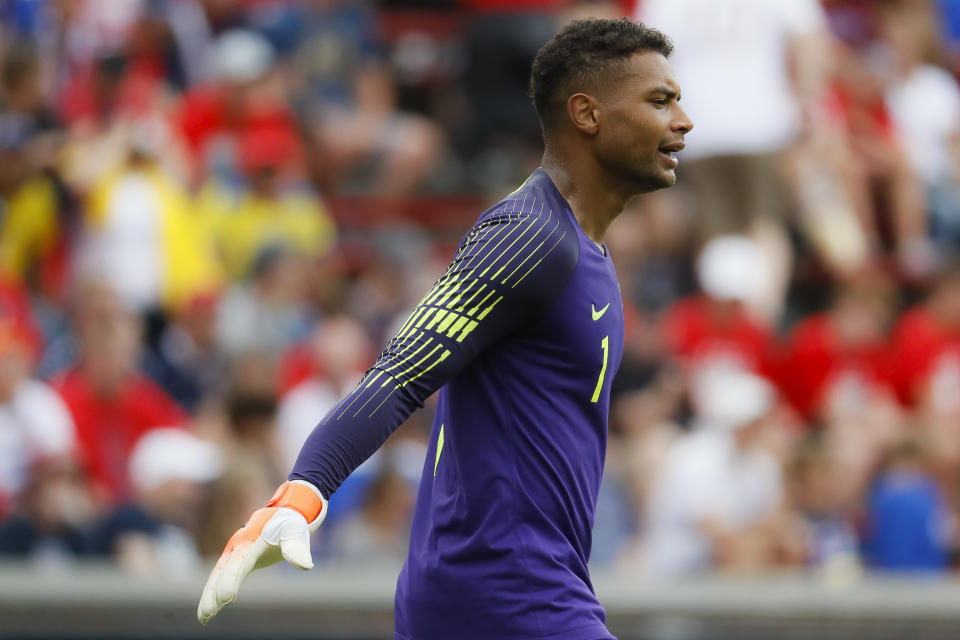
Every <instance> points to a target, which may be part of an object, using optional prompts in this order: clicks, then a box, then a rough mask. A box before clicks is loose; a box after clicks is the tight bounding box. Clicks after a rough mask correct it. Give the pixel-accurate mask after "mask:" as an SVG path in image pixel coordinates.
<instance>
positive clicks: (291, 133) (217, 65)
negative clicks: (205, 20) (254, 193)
mask: <svg viewBox="0 0 960 640" xmlns="http://www.w3.org/2000/svg"><path fill="white" fill-rule="evenodd" d="M211 60H212V64H213V69H214V70H213V80H212V81H211V82H210V83H207V84H203V85H200V86H197V87H194V88H192V89H190V90H189V91H188V92H187V93H186V94H184V95H183V98H182V100H181V103H180V105H179V107H178V110H177V115H176V122H177V126H178V128H179V132H180V135H181V136H182V137H183V139H184V141H185V143H186V145H187V150H188V151H189V153H190V161H191V165H192V166H191V171H190V184H191V185H193V186H196V185H200V184H203V183H204V182H205V181H206V180H207V179H208V178H210V177H215V178H217V179H219V180H221V181H223V182H224V183H226V184H234V183H236V182H237V181H238V177H239V157H238V151H237V145H238V140H239V137H240V136H241V135H243V134H247V133H250V134H252V133H260V134H264V135H266V136H275V137H276V139H278V140H282V141H285V142H286V141H292V142H295V143H296V144H295V145H293V146H292V147H287V148H285V149H284V151H286V152H289V153H296V154H299V153H300V152H301V150H300V148H299V141H300V137H299V136H298V135H297V124H296V120H295V117H294V114H293V112H292V110H291V109H290V107H289V105H288V103H287V99H288V98H287V95H286V93H285V91H284V89H283V87H282V86H281V84H280V83H279V78H278V76H277V74H276V73H275V71H276V68H275V60H274V53H273V50H272V48H271V47H270V43H269V42H267V41H266V40H265V39H264V38H263V37H262V36H260V35H258V34H256V33H254V32H252V31H249V30H245V29H231V30H229V31H227V32H225V33H223V34H222V35H220V36H219V37H218V38H217V40H216V41H215V43H214V45H213V49H212V55H211ZM288 160H290V158H289V157H287V158H284V161H288Z"/></svg>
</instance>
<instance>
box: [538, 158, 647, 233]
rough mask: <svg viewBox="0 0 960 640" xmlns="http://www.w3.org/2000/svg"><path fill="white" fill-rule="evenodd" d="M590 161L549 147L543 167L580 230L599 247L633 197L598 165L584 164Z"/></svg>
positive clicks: (542, 162) (592, 163)
mask: <svg viewBox="0 0 960 640" xmlns="http://www.w3.org/2000/svg"><path fill="white" fill-rule="evenodd" d="M588 157H589V156H587V155H585V154H580V153H572V152H567V151H565V150H562V149H556V148H554V147H552V146H551V145H548V146H547V149H546V151H544V154H543V160H542V161H541V163H540V164H541V166H542V167H543V170H544V171H546V172H547V175H548V176H550V179H551V180H553V184H554V185H556V187H557V190H558V191H559V192H560V195H562V196H563V197H564V199H565V200H566V201H567V203H568V204H569V205H570V208H571V209H572V210H573V217H574V218H576V219H577V222H578V223H579V224H580V228H581V229H583V232H584V233H586V234H587V237H589V238H590V239H591V240H593V241H594V242H595V243H596V244H597V245H600V244H601V243H602V242H603V239H604V237H605V236H606V234H607V228H608V227H609V226H610V223H611V222H613V221H614V219H615V218H616V217H617V216H618V215H620V212H622V211H623V208H624V206H625V205H626V203H627V200H629V199H630V197H631V196H633V195H634V194H633V193H631V192H630V189H629V188H626V187H625V186H624V185H621V184H618V183H617V181H615V180H612V179H611V178H610V177H609V176H608V175H604V172H603V170H602V169H601V168H600V166H599V165H597V164H596V163H595V162H591V161H589V160H581V158H588Z"/></svg>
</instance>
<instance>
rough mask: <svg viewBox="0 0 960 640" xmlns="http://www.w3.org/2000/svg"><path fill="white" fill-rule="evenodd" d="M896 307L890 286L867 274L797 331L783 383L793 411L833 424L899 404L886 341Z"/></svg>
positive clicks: (787, 354) (789, 343) (788, 352)
mask: <svg viewBox="0 0 960 640" xmlns="http://www.w3.org/2000/svg"><path fill="white" fill-rule="evenodd" d="M895 303H896V294H895V291H894V290H893V289H892V286H891V284H890V283H889V282H887V281H886V280H885V279H884V278H882V277H874V276H870V275H869V274H867V275H863V276H860V278H859V280H856V281H852V282H850V283H848V284H845V285H842V286H841V287H840V289H839V291H838V292H837V294H836V299H835V301H834V303H833V305H832V307H831V308H830V309H829V310H828V311H826V312H824V313H819V314H814V315H810V316H807V317H806V318H804V319H803V320H801V321H800V322H799V323H798V324H797V325H796V326H795V327H794V328H793V330H792V331H791V332H790V336H789V338H788V341H787V346H786V349H785V354H784V357H783V363H782V365H781V367H780V368H781V371H782V373H781V375H780V382H781V388H782V389H783V393H784V395H785V396H786V397H787V398H788V399H789V400H790V401H791V403H792V404H793V406H794V408H796V409H797V410H798V411H800V412H801V413H802V414H803V415H804V416H806V417H807V418H821V419H824V420H825V421H827V422H829V421H830V420H831V419H833V418H850V417H852V416H861V417H862V416H863V414H864V412H867V411H869V409H868V408H869V407H877V405H878V404H887V405H889V404H890V403H891V402H895V396H894V394H893V386H892V371H891V362H890V354H889V348H888V341H887V336H888V331H889V328H890V325H891V322H892V320H893V311H894V308H895V307H894V305H895Z"/></svg>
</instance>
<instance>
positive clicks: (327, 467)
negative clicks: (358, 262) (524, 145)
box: [290, 196, 579, 497]
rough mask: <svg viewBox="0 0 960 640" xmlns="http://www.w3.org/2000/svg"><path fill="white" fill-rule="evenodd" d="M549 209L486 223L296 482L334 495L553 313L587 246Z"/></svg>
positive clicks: (298, 468)
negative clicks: (469, 371)
mask: <svg viewBox="0 0 960 640" xmlns="http://www.w3.org/2000/svg"><path fill="white" fill-rule="evenodd" d="M530 198H532V196H528V200H529V199H530ZM511 207H513V208H517V209H518V210H519V211H520V212H525V213H522V214H519V215H518V214H514V213H512V212H510V209H511ZM548 207H549V205H548V204H547V203H545V202H544V203H542V204H540V203H537V202H536V199H535V198H534V199H533V201H532V202H524V203H523V204H521V203H513V204H512V205H507V206H504V207H503V208H502V209H500V210H499V211H496V210H495V211H494V212H492V213H490V214H485V215H484V216H483V217H481V219H480V221H479V222H478V223H477V224H476V225H475V226H474V227H473V228H472V229H471V231H470V232H469V233H468V234H467V235H466V236H464V238H463V239H462V240H461V242H460V245H459V247H458V249H457V253H456V256H455V257H454V260H453V262H452V263H451V265H450V267H449V268H448V269H447V271H446V273H445V274H444V275H443V276H442V277H441V278H440V279H439V280H438V281H437V282H436V284H435V285H434V286H433V288H432V289H431V290H430V291H429V292H428V293H427V294H426V295H425V296H424V297H423V298H422V299H421V300H420V302H419V303H418V304H417V306H416V307H415V308H414V309H413V311H412V313H411V314H410V316H409V317H408V318H407V319H406V321H405V322H404V323H403V325H401V327H400V329H399V330H398V331H397V334H396V336H395V337H394V338H393V339H392V340H391V341H390V343H389V344H388V345H387V347H386V348H385V349H384V350H383V352H382V353H381V354H380V357H379V358H378V359H377V361H376V363H375V364H374V365H373V366H372V367H371V368H370V369H369V370H368V371H367V373H366V375H365V376H364V378H363V379H362V380H361V381H360V383H359V384H358V385H357V387H356V388H355V389H354V390H353V391H352V392H351V393H349V394H348V395H347V396H346V397H344V398H343V399H342V400H341V401H340V402H339V403H338V404H337V405H336V406H334V408H333V409H331V410H330V411H329V412H328V413H327V415H326V416H324V418H323V419H322V420H321V421H320V423H319V424H318V425H317V427H316V428H315V429H314V430H313V432H312V433H311V434H310V435H309V436H308V438H307V440H306V442H305V443H304V445H303V448H302V449H301V451H300V455H299V457H298V458H297V462H296V463H295V465H294V468H293V472H292V473H291V475H290V478H291V479H303V480H307V481H309V482H311V483H312V484H314V485H315V486H317V487H318V488H319V489H320V491H321V492H322V493H323V495H324V496H326V497H329V496H330V495H331V494H332V493H333V492H334V491H335V490H336V489H337V487H339V486H340V484H341V483H342V482H343V480H344V479H345V478H346V477H347V476H348V475H349V474H350V473H351V472H352V471H353V470H354V469H355V468H356V467H358V466H359V465H360V464H361V463H362V462H363V461H364V460H366V459H367V458H368V457H369V456H370V455H372V454H373V452H374V451H376V450H377V449H378V448H379V447H380V446H381V445H382V444H383V442H384V441H385V440H386V439H387V437H388V436H389V435H390V434H391V433H393V431H394V430H395V429H396V428H397V427H398V426H400V425H401V424H402V423H403V422H404V421H405V420H406V419H407V417H408V416H409V415H410V414H411V413H412V412H413V411H414V410H415V409H417V408H418V407H421V406H423V402H424V400H426V398H427V397H429V396H430V395H431V394H432V393H433V392H435V391H436V390H437V389H439V388H440V387H441V386H442V385H443V384H444V383H445V382H447V381H448V380H450V379H451V378H452V377H453V376H455V375H456V374H457V372H459V371H460V370H462V369H463V368H464V367H466V366H468V365H469V364H470V362H471V361H473V360H474V359H475V358H477V356H478V355H480V354H481V353H483V352H484V350H486V349H489V348H490V347H491V346H493V345H495V344H496V343H497V342H499V341H501V340H503V339H504V338H505V337H506V336H508V335H510V334H511V333H514V332H516V331H518V330H520V329H522V328H524V327H526V326H529V324H530V323H532V322H535V321H536V319H537V318H538V317H539V316H540V314H541V313H543V312H544V311H545V310H547V309H549V308H550V306H551V305H552V304H553V303H554V302H555V301H556V299H557V298H558V297H559V296H560V293H561V292H562V291H563V289H564V287H565V286H566V284H567V282H568V281H569V279H570V277H571V276H572V274H573V271H574V269H575V268H576V263H577V259H578V250H579V249H578V247H579V242H578V239H577V235H576V233H575V231H574V230H572V229H570V226H569V224H564V222H565V220H566V218H565V217H564V215H565V212H564V211H556V212H555V211H552V210H549V209H548Z"/></svg>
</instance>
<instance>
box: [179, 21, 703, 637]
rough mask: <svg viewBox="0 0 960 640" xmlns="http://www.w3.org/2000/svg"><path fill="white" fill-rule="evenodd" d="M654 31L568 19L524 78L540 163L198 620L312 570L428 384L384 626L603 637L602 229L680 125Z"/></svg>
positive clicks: (339, 410)
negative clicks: (334, 515)
mask: <svg viewBox="0 0 960 640" xmlns="http://www.w3.org/2000/svg"><path fill="white" fill-rule="evenodd" d="M670 51H671V45H670V42H669V40H668V39H667V38H666V37H665V36H664V35H663V34H661V33H660V32H658V31H655V30H653V29H649V28H647V27H644V26H643V25H640V24H637V23H633V22H630V21H628V20H625V19H624V20H618V21H614V20H600V19H594V20H584V21H578V22H574V23H571V24H570V25H568V26H567V27H565V28H564V29H563V30H562V31H561V32H560V33H559V34H558V35H557V36H556V37H555V38H554V39H553V40H551V41H550V42H548V43H547V44H546V45H544V47H543V48H542V49H541V50H540V52H539V53H538V54H537V56H536V58H535V60H534V62H533V68H532V73H531V79H530V88H531V94H532V97H533V101H534V104H535V106H536V109H537V112H538V113H539V116H540V120H541V124H542V128H543V134H544V143H545V152H544V155H543V162H542V167H541V168H539V169H537V170H536V171H535V172H534V173H533V175H531V176H530V177H529V178H528V179H527V180H526V182H524V183H523V185H522V186H521V187H520V188H519V189H517V190H516V191H514V192H513V193H512V194H510V195H509V196H507V197H506V198H505V199H504V200H503V201H501V202H500V203H498V204H497V205H495V206H494V207H492V208H491V209H489V210H487V211H486V212H484V213H483V214H482V215H481V216H480V218H479V220H478V221H477V223H476V224H475V225H474V226H473V228H472V229H471V230H470V231H469V232H468V233H467V234H466V235H465V236H464V238H463V240H462V241H461V242H460V245H459V248H458V250H457V253H456V255H455V257H454V259H453V263H452V264H451V265H450V267H449V269H448V270H447V272H446V274H445V275H444V276H443V277H441V278H440V280H439V281H437V283H436V285H434V287H433V289H432V290H431V291H429V292H428V293H427V295H425V296H424V297H423V299H422V300H421V301H420V303H419V304H418V305H417V307H416V308H415V309H414V310H413V312H412V313H411V315H410V316H409V318H408V319H407V320H406V322H405V323H404V324H403V325H402V326H401V328H400V330H399V331H398V333H397V335H396V337H394V338H393V340H392V341H391V342H390V343H389V344H388V345H387V347H386V349H384V351H383V353H382V354H381V355H380V357H379V359H378V360H377V362H376V363H375V364H374V365H373V367H372V368H371V369H370V370H369V371H368V372H367V373H366V375H365V377H364V378H363V380H362V381H361V382H360V384H359V385H358V386H357V388H356V389H354V390H353V392H351V393H350V394H349V395H347V396H346V397H345V398H343V400H341V401H340V403H339V404H337V405H336V406H335V407H334V408H333V409H332V410H331V411H330V412H329V413H328V414H327V415H326V416H324V418H323V419H322V420H321V421H320V424H319V425H318V426H317V427H316V429H315V430H314V431H313V433H312V434H311V435H310V436H309V438H308V439H307V441H306V442H305V443H304V446H303V449H302V450H301V453H300V456H299V459H298V460H297V462H296V464H295V466H294V469H293V472H292V473H291V474H290V480H289V481H288V482H286V483H284V484H283V485H282V486H281V487H280V488H279V489H278V490H277V492H276V494H275V495H274V497H273V498H272V499H271V500H270V502H269V503H267V506H266V507H264V508H263V509H260V510H258V511H256V512H255V513H254V514H253V515H252V516H251V517H250V520H249V521H248V522H247V524H246V525H245V526H244V527H243V528H242V529H240V530H239V531H238V532H237V533H236V534H234V536H233V537H232V538H231V539H230V541H229V542H228V543H227V547H226V549H225V550H224V553H223V556H222V557H221V558H220V561H219V562H218V563H217V566H216V567H215V568H214V570H213V572H212V573H211V575H210V578H209V580H208V581H207V585H206V587H205V588H204V590H203V595H202V597H201V601H200V606H199V609H198V611H197V615H198V617H199V619H200V620H201V621H202V622H207V621H209V620H210V619H212V618H213V617H214V616H215V615H216V614H217V612H218V611H219V610H220V608H221V607H223V605H225V604H227V603H230V602H232V601H233V600H234V598H235V597H236V595H237V591H238V589H239V587H240V583H241V582H242V581H243V579H244V578H245V577H246V576H247V574H248V573H249V572H250V571H251V570H253V569H256V568H259V567H262V566H266V565H268V564H271V563H274V562H277V561H279V560H280V559H281V557H282V558H284V559H286V560H287V561H288V562H290V563H291V564H293V565H295V566H297V567H300V568H302V569H308V568H310V567H311V566H312V561H311V558H310V551H309V534H310V533H311V532H312V531H314V530H315V529H316V527H318V526H319V525H320V523H321V522H322V521H323V518H324V516H325V514H326V509H327V502H326V500H327V498H329V497H330V496H332V494H333V492H334V491H336V489H337V487H338V486H339V485H340V483H341V482H343V480H344V479H345V478H346V477H347V476H348V475H349V474H350V473H351V471H353V470H354V469H355V468H356V467H357V466H359V465H360V463H362V462H363V461H364V460H365V459H366V458H367V457H368V456H370V455H371V454H372V453H373V452H374V451H376V449H377V448H378V447H380V446H381V444H383V442H384V441H385V440H386V439H387V437H388V436H389V435H390V434H391V433H392V432H393V430H394V429H396V428H397V427H398V426H399V425H400V424H401V423H402V422H403V421H404V420H405V419H406V418H407V416H409V415H410V413H411V412H412V411H413V410H414V409H416V408H417V407H419V406H421V405H422V404H423V401H424V399H426V398H427V397H428V396H429V395H430V394H432V393H433V392H434V391H436V390H437V389H439V390H440V400H439V404H438V407H437V414H436V419H435V421H434V425H433V431H432V436H431V445H430V449H429V452H428V454H427V460H426V462H425V465H424V469H423V479H422V480H421V483H420V490H419V496H418V499H417V506H416V511H415V514H414V521H413V530H412V533H411V538H410V539H411V542H410V551H409V555H408V558H407V561H406V564H405V565H404V567H403V570H402V571H401V573H400V577H399V580H398V583H397V595H396V607H395V619H396V622H395V624H396V631H395V635H394V638H395V640H449V639H450V638H458V639H462V640H472V639H477V640H490V639H492V638H515V639H520V638H541V639H543V640H599V639H608V638H613V636H612V635H611V634H610V632H609V631H608V630H607V628H606V625H605V619H606V616H605V613H604V611H603V608H602V607H601V605H600V604H599V602H598V601H597V598H596V596H595V595H594V592H593V587H592V585H591V583H590V576H589V573H588V571H587V561H588V558H589V556H590V542H591V527H592V524H593V515H594V508H595V505H596V500H597V492H598V489H599V486H600V478H601V475H602V472H603V462H604V456H605V449H606V442H607V415H608V410H609V392H610V380H611V378H612V377H613V374H614V372H615V371H616V370H617V367H618V366H619V364H620V356H621V352H622V347H623V309H622V305H621V298H620V288H619V285H618V283H617V277H616V273H615V271H614V266H613V262H612V261H611V259H610V255H609V253H608V251H607V248H606V245H605V244H604V243H603V238H604V235H605V233H606V230H607V228H608V226H609V225H610V223H611V222H612V221H613V219H614V218H616V217H617V215H618V214H619V213H620V212H621V210H622V209H623V207H624V205H625V203H626V202H627V200H628V199H630V198H631V197H632V196H634V195H636V194H639V193H644V192H648V191H653V190H655V189H659V188H662V187H669V186H670V185H672V184H673V183H674V181H675V179H676V176H675V174H674V169H675V168H676V166H677V158H676V156H675V155H674V153H675V152H676V151H679V150H680V149H682V148H683V145H684V143H683V138H684V135H685V134H686V133H687V132H688V131H689V130H690V129H691V128H692V126H693V125H692V124H691V122H690V120H689V119H688V118H687V116H686V114H685V113H684V112H683V110H682V109H681V108H680V106H679V105H678V104H677V102H678V100H679V98H680V89H679V87H678V85H677V82H676V80H675V78H674V76H673V74H672V72H671V70H670V66H669V63H668V62H667V56H668V55H669V54H670Z"/></svg>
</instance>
